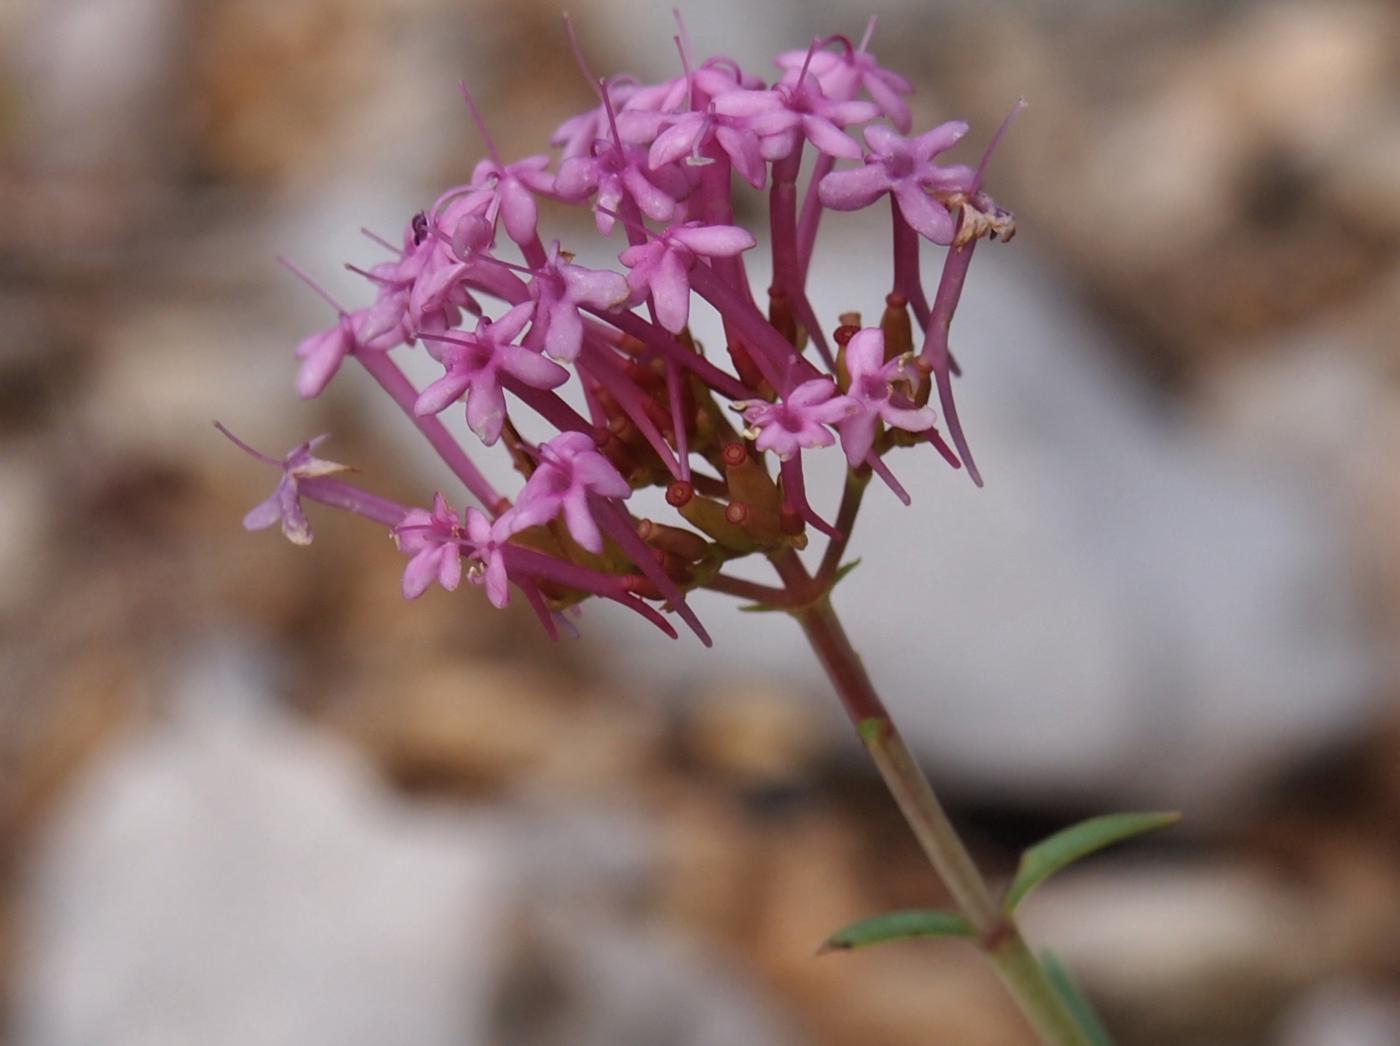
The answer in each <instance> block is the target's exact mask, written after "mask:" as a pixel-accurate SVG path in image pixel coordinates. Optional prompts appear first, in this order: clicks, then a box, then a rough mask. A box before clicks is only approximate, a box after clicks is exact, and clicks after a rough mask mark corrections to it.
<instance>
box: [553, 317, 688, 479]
mask: <svg viewBox="0 0 1400 1046" xmlns="http://www.w3.org/2000/svg"><path fill="white" fill-rule="evenodd" d="M578 366H580V367H583V368H584V369H586V370H587V372H588V374H589V376H590V377H592V378H593V379H594V380H595V381H597V382H598V384H599V385H601V386H602V387H603V389H604V390H606V391H607V392H608V393H609V394H610V395H611V396H612V397H613V399H615V400H617V405H618V406H619V407H621V408H622V409H623V411H624V412H625V413H626V414H627V417H628V418H630V419H631V420H632V424H634V425H636V426H637V430H638V431H639V432H641V434H642V435H643V436H644V437H646V441H647V442H648V443H650V444H651V447H652V449H653V450H655V451H656V454H657V456H658V457H659V458H660V459H661V462H662V464H664V465H665V466H666V470H667V471H668V472H670V473H671V475H672V476H674V477H676V479H684V478H685V476H684V475H683V474H682V472H683V470H682V468H681V464H680V462H678V461H677V460H676V455H675V453H674V452H673V451H672V450H671V446H670V444H668V443H667V442H666V438H665V437H664V436H662V435H661V430H660V429H658V428H657V427H656V423H655V422H654V421H652V420H651V416H650V415H648V414H647V412H646V408H645V407H644V406H643V401H644V399H645V395H644V394H643V392H642V390H641V389H639V388H638V387H637V384H636V382H634V381H633V380H632V379H631V378H629V377H628V376H627V375H626V374H624V373H623V372H622V370H621V369H620V368H619V367H618V365H617V362H616V360H615V359H614V358H613V357H612V354H611V352H610V351H609V350H607V349H600V348H599V347H598V345H597V344H596V343H595V342H593V340H592V339H591V338H588V337H585V338H584V339H583V350H582V351H581V352H580V353H579V357H578Z"/></svg>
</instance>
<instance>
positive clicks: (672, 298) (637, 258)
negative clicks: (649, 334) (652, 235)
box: [618, 222, 757, 334]
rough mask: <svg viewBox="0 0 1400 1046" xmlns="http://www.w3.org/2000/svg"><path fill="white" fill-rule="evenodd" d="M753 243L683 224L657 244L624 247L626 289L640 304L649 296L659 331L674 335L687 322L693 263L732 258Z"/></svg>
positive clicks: (720, 228) (717, 229)
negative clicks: (628, 288)
mask: <svg viewBox="0 0 1400 1046" xmlns="http://www.w3.org/2000/svg"><path fill="white" fill-rule="evenodd" d="M756 243H757V241H756V240H755V239H754V238H753V234H752V233H750V232H749V231H748V230H747V229H741V228H740V227H739V226H737V225H705V224H704V223H703V222H685V223H684V224H682V225H673V226H671V227H670V228H669V229H667V230H666V231H665V232H664V233H662V234H661V235H659V236H657V237H656V239H654V240H651V241H649V242H648V243H639V244H636V245H634V246H632V247H628V248H627V249H626V250H625V251H623V252H622V253H621V254H620V255H618V257H619V258H620V259H621V260H622V264H623V265H626V266H627V267H628V268H629V269H630V270H631V271H630V272H629V273H628V274H627V285H628V286H629V287H631V288H632V293H633V295H634V296H635V297H636V298H637V299H638V300H643V299H645V298H646V297H647V295H648V294H650V295H651V301H652V304H653V305H654V306H655V308H656V318H657V320H658V321H660V323H661V326H663V327H665V328H666V329H667V330H668V331H671V332H672V333H673V334H679V333H680V332H681V331H682V330H684V329H685V325H686V324H687V323H688V322H690V270H691V269H692V268H693V267H694V266H695V265H696V264H699V263H698V261H697V257H705V258H734V257H737V256H738V255H740V254H743V253H744V251H746V250H748V249H749V248H751V247H753V246H754V245H755V244H756Z"/></svg>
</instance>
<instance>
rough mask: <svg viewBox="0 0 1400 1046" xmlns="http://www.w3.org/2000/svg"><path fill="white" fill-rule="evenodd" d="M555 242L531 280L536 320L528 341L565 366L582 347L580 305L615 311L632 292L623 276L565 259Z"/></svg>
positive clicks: (527, 337) (575, 356)
mask: <svg viewBox="0 0 1400 1046" xmlns="http://www.w3.org/2000/svg"><path fill="white" fill-rule="evenodd" d="M566 257H568V256H567V255H562V254H561V252H560V250H559V244H558V242H557V241H556V242H555V244H554V248H553V250H551V251H550V255H549V264H548V265H546V266H545V267H544V268H543V269H540V270H538V271H537V272H536V273H535V278H534V279H533V280H531V281H530V295H531V297H533V298H534V299H535V303H536V304H535V312H534V318H533V320H532V322H531V326H530V333H529V334H528V335H527V336H526V342H527V343H528V344H529V345H530V346H531V347H532V348H541V349H543V350H544V352H545V354H546V355H548V356H550V357H552V358H553V359H556V360H559V361H561V362H563V363H572V362H573V361H574V360H575V359H576V358H577V357H578V354H579V349H581V348H582V347H583V318H582V317H581V316H580V315H579V306H580V305H586V306H588V307H589V308H593V309H604V310H608V309H614V308H617V307H618V306H620V305H623V304H625V303H626V302H627V299H628V297H629V296H630V293H631V292H630V289H629V288H628V286H627V280H626V278H625V277H623V275H622V274H621V273H617V272H610V271H608V270H606V269H586V268H584V267H583V266H582V265H574V264H572V263H570V262H568V261H564V260H562V259H563V258H566Z"/></svg>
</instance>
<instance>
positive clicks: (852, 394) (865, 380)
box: [837, 327, 935, 468]
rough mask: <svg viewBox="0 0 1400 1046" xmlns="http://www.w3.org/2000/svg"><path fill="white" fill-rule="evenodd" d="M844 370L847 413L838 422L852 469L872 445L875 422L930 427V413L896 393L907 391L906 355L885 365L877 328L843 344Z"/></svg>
mask: <svg viewBox="0 0 1400 1046" xmlns="http://www.w3.org/2000/svg"><path fill="white" fill-rule="evenodd" d="M846 371H847V373H848V374H850V376H851V386H850V390H849V391H848V392H847V394H846V398H847V400H848V401H849V403H850V412H849V413H848V414H847V415H846V417H844V418H842V419H841V421H840V422H839V423H838V426H837V427H838V428H839V429H840V432H841V446H842V448H843V449H844V450H845V452H846V461H847V462H848V463H849V464H850V466H851V467H852V468H855V467H856V466H857V465H859V464H860V463H861V462H863V461H864V460H865V458H866V455H868V454H869V453H870V449H871V447H873V446H874V445H875V430H876V425H877V423H879V422H881V421H883V422H884V423H885V424H886V425H890V426H892V427H893V428H897V429H903V430H904V431H906V432H924V431H926V430H928V429H931V428H933V423H934V420H935V418H934V413H933V411H932V410H931V409H930V408H928V407H918V406H915V405H914V403H913V402H912V401H910V400H909V398H908V397H907V396H905V395H904V394H903V392H901V391H900V389H899V386H903V387H904V388H905V389H907V388H909V386H910V385H911V382H912V376H911V375H910V373H909V356H908V355H904V356H897V357H895V358H894V359H892V360H890V361H889V362H888V363H886V362H885V335H884V333H883V332H881V330H880V328H879V327H867V328H865V329H864V330H862V331H859V332H858V333H857V334H856V335H855V336H854V337H852V338H851V340H850V341H849V342H847V343H846Z"/></svg>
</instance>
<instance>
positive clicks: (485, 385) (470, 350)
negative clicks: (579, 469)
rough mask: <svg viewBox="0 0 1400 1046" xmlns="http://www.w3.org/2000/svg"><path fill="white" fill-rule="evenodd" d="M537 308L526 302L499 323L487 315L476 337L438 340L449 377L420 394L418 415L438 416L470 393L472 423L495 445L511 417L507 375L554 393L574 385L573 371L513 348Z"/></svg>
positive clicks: (522, 348) (469, 419)
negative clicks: (504, 390) (504, 378)
mask: <svg viewBox="0 0 1400 1046" xmlns="http://www.w3.org/2000/svg"><path fill="white" fill-rule="evenodd" d="M534 309H535V303H534V302H532V301H531V302H522V303H521V304H519V305H517V306H515V307H514V308H513V309H511V310H510V311H509V312H507V313H506V314H505V315H504V316H502V317H501V318H500V319H499V320H496V321H494V322H493V321H491V320H489V319H487V318H486V317H484V316H483V317H482V318H481V320H480V321H478V323H477V325H476V330H475V331H473V332H472V333H471V334H460V335H437V336H434V338H433V341H434V342H436V343H438V346H439V348H438V355H439V357H440V359H441V360H442V362H443V364H444V365H445V366H446V367H447V373H446V374H444V375H443V376H442V377H441V378H439V379H438V380H437V381H435V382H433V383H432V384H431V385H429V386H428V387H427V388H426V389H424V390H423V391H422V393H420V394H419V396H418V400H417V402H416V403H414V405H413V410H414V412H415V413H417V414H438V413H440V412H441V411H443V410H445V409H446V408H447V407H448V406H449V405H450V404H452V403H455V402H456V401H457V400H459V399H461V397H462V396H463V395H464V394H465V395H466V397H467V424H468V425H470V426H471V430H472V431H473V432H475V433H476V434H477V436H479V437H480V438H481V441H482V442H483V443H485V444H486V445H487V446H490V445H491V444H493V443H495V442H496V440H497V439H499V438H500V435H501V428H502V427H503V426H504V424H505V419H506V399H505V395H504V393H502V391H501V375H502V374H507V375H509V376H510V377H512V378H515V379H516V380H517V381H519V382H521V383H522V384H525V385H528V386H530V387H531V388H534V389H554V388H558V387H559V386H560V385H562V384H564V382H566V381H568V380H569V372H568V371H566V370H565V369H564V368H563V367H561V366H559V364H557V363H552V362H551V361H549V360H547V359H545V358H544V357H543V356H541V355H540V354H539V353H538V352H536V351H535V350H533V349H528V348H526V347H525V346H523V345H513V344H511V342H512V341H513V340H514V339H515V336H516V335H517V334H519V333H520V332H521V331H522V330H524V329H525V324H526V323H528V322H529V320H530V316H531V314H532V313H533V312H534Z"/></svg>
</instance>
